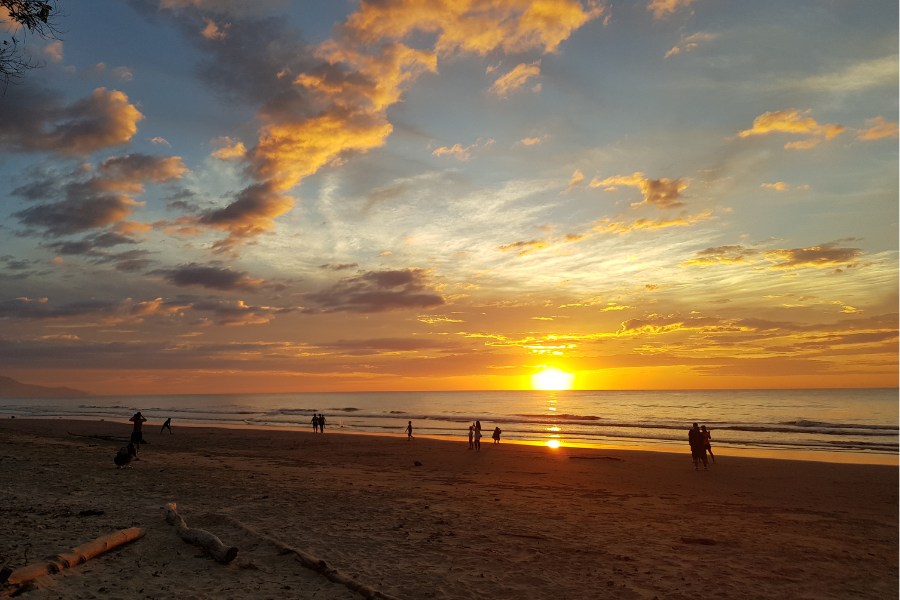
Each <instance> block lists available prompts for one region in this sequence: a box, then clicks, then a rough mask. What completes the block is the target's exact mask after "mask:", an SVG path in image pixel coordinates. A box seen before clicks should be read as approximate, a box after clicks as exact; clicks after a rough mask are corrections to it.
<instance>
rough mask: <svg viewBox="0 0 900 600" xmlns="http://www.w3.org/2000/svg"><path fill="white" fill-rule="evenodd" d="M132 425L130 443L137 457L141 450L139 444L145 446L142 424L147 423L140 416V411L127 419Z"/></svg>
mask: <svg viewBox="0 0 900 600" xmlns="http://www.w3.org/2000/svg"><path fill="white" fill-rule="evenodd" d="M128 420H129V421H131V422H132V423H134V427H133V428H132V429H131V443H132V444H134V448H135V450H134V454H135V457H137V453H138V450H140V448H141V444H145V443H146V442H145V441H144V423H145V422H146V421H147V419H146V418H144V415H142V414H141V411H137V412H136V413H134V416H132V417H131V418H130V419H128Z"/></svg>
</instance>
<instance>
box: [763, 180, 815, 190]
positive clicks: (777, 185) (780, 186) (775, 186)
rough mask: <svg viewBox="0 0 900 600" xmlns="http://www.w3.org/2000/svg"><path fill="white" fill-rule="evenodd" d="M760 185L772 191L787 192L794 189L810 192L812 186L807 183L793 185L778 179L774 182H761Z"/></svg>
mask: <svg viewBox="0 0 900 600" xmlns="http://www.w3.org/2000/svg"><path fill="white" fill-rule="evenodd" d="M759 187H761V188H762V189H764V190H769V191H772V192H787V191H789V190H792V189H793V190H797V191H800V192H808V191H809V190H810V186H809V185H807V184H803V185H794V186H792V185H790V184H789V183H785V182H784V181H776V182H774V183H761V184H760V185H759Z"/></svg>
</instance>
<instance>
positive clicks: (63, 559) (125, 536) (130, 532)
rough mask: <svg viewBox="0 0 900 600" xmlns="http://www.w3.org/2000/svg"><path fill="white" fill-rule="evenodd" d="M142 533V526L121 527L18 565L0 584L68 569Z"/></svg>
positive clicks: (14, 584)
mask: <svg viewBox="0 0 900 600" xmlns="http://www.w3.org/2000/svg"><path fill="white" fill-rule="evenodd" d="M143 535H144V529H143V528H141V527H130V528H128V529H122V530H120V531H116V532H114V533H109V534H107V535H104V536H100V537H98V538H97V539H95V540H93V541H91V542H88V543H86V544H82V545H80V546H76V547H75V548H72V549H71V550H70V551H68V552H63V553H61V554H58V555H56V556H51V557H48V558H46V559H44V561H43V562H39V563H34V564H31V565H27V566H24V567H20V568H18V569H16V570H14V571H12V572H11V573H9V574H8V576H7V577H6V578H5V579H4V580H2V581H0V584H5V585H7V586H15V587H18V586H21V585H23V584H25V583H28V582H29V581H33V580H35V579H37V578H38V577H43V576H45V575H55V574H56V573H59V572H60V571H62V570H63V569H70V568H72V567H74V566H76V565H80V564H82V563H84V562H87V561H89V560H90V559H92V558H94V557H95V556H99V555H101V554H103V553H104V552H109V551H110V550H112V549H113V548H118V547H119V546H122V545H124V544H127V543H128V542H132V541H134V540H136V539H139V538H141V537H143Z"/></svg>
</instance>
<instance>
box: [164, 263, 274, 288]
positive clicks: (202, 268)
mask: <svg viewBox="0 0 900 600" xmlns="http://www.w3.org/2000/svg"><path fill="white" fill-rule="evenodd" d="M153 273H154V274H158V275H162V276H163V277H164V278H165V279H166V281H168V282H169V283H171V284H172V285H177V286H179V287H186V286H192V285H196V286H200V287H205V288H209V289H214V290H225V291H229V290H247V291H253V290H257V289H259V288H260V287H261V286H262V285H263V284H264V281H263V280H261V279H254V278H252V277H250V276H249V275H247V273H244V272H242V271H233V270H231V269H229V268H227V267H211V266H206V265H199V264H197V263H189V264H186V265H180V266H178V267H176V268H174V269H158V270H156V271H153Z"/></svg>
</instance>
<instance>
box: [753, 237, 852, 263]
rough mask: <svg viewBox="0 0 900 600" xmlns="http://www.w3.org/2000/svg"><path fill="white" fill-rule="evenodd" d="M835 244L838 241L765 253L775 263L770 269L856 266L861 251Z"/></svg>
mask: <svg viewBox="0 0 900 600" xmlns="http://www.w3.org/2000/svg"><path fill="white" fill-rule="evenodd" d="M837 244H838V242H829V243H827V244H821V245H819V246H810V247H809V248H790V249H780V250H772V251H769V252H767V253H766V259H768V260H769V261H771V262H773V263H775V264H773V265H772V267H771V268H772V269H799V268H804V267H815V268H834V269H837V270H840V269H843V268H849V267H853V266H856V264H857V263H858V260H859V258H860V257H861V256H862V254H863V251H862V250H861V249H859V248H842V247H839V246H838V245H837Z"/></svg>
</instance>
